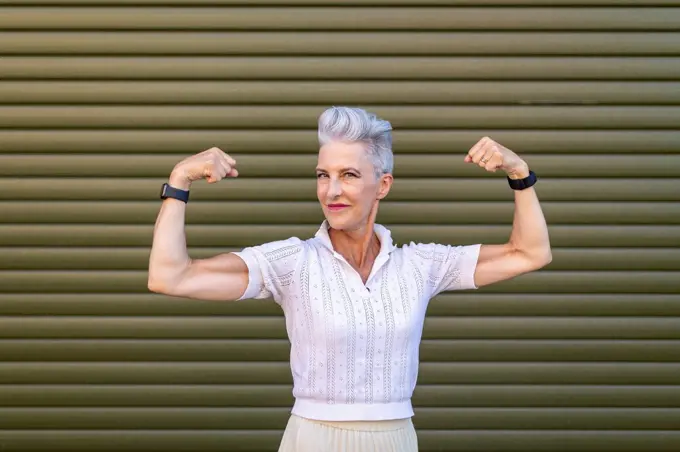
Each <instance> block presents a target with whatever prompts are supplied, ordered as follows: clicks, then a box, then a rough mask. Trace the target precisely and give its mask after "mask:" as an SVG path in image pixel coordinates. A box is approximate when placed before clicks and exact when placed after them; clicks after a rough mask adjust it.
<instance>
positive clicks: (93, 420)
mask: <svg viewBox="0 0 680 452" xmlns="http://www.w3.org/2000/svg"><path fill="white" fill-rule="evenodd" d="M289 416H290V410H289V409H287V408H188V407H184V408H181V409H172V408H167V407H166V408H111V407H108V408H105V409H98V408H0V417H2V418H3V419H5V421H4V422H3V424H4V425H6V427H7V428H8V429H18V430H29V429H53V430H62V429H82V430H89V429H99V430H108V429H116V430H117V429H142V430H145V429H154V430H156V429H158V430H169V429H190V430H218V429H226V430H245V429H248V430H251V429H252V430H259V429H264V430H274V429H276V428H279V427H281V425H285V422H286V419H287V417H289ZM565 418H569V422H565ZM678 423H680V409H674V408H615V409H610V408H559V409H553V408H492V409H487V408H421V409H420V410H419V411H418V416H417V417H415V418H414V424H417V427H419V428H421V429H423V430H440V429H448V428H452V427H454V426H455V427H456V428H460V429H471V430H478V429H490V430H495V429H520V430H522V429H528V428H531V429H534V430H554V429H563V430H618V429H635V430H672V429H673V428H674V427H675V426H676V425H677V424H678Z"/></svg>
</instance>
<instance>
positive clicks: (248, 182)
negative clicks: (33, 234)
mask: <svg viewBox="0 0 680 452" xmlns="http://www.w3.org/2000/svg"><path fill="white" fill-rule="evenodd" d="M462 156H463V157H464V156H465V152H463V153H462ZM234 157H235V158H238V156H234ZM276 158H278V159H285V158H286V157H285V156H279V157H276ZM460 158H461V157H460V156H459V159H460ZM476 169H478V168H476V167H474V166H468V173H467V174H466V176H468V177H469V178H421V179H400V180H398V181H397V182H396V183H395V184H394V185H393V186H392V188H391V190H390V192H389V194H388V196H387V197H386V198H385V203H384V204H385V205H386V206H387V204H390V203H391V202H392V201H400V202H407V201H429V202H437V201H439V202H441V201H447V202H451V201H455V202H463V201H475V202H478V201H505V202H506V203H507V202H508V201H512V193H510V192H508V185H507V181H504V180H503V179H500V180H499V179H498V178H495V179H492V178H485V179H481V178H472V177H471V176H472V175H473V174H474V173H475V170H476ZM313 171H314V169H313V167H312V168H310V173H312V174H310V175H309V177H307V178H306V180H302V179H291V178H275V179H274V178H271V179H269V178H267V179H265V178H259V179H254V178H236V179H227V180H224V181H223V182H222V183H221V184H219V185H209V184H207V183H205V182H199V183H197V184H195V185H193V186H192V194H191V200H192V207H191V209H187V211H188V212H187V216H188V217H192V216H193V217H194V218H201V217H204V215H202V212H204V211H205V210H204V209H206V208H207V209H210V208H211V207H212V208H214V207H216V206H215V205H214V204H213V202H216V201H220V202H221V204H222V205H225V204H223V203H224V202H228V201H234V202H238V201H241V202H245V201H298V202H299V201H308V202H307V203H306V205H307V206H309V208H310V210H309V212H310V215H313V213H312V211H311V209H312V206H314V208H315V209H314V210H316V211H317V212H319V213H320V209H321V207H320V206H319V204H318V201H317V197H316V180H315V177H314V174H313ZM169 172H170V171H168V175H169ZM395 172H396V169H395ZM166 181H167V177H165V178H163V179H160V178H159V179H156V180H140V179H133V180H126V179H108V180H107V179H98V178H86V179H61V180H59V179H56V180H55V179H47V178H41V179H33V178H17V179H9V178H5V179H2V180H0V189H1V188H6V187H7V188H11V190H13V193H16V194H15V195H14V196H13V197H10V196H11V195H10V194H9V192H8V191H5V192H4V193H5V194H0V200H3V201H6V203H5V202H3V204H4V206H5V207H7V208H8V216H7V218H8V220H4V221H3V220H0V222H5V221H11V222H13V221H15V220H12V219H11V218H12V210H13V211H14V212H17V214H19V212H21V211H22V210H26V211H27V214H32V215H39V214H40V213H39V212H33V213H31V212H30V210H29V209H28V206H31V204H30V203H26V202H20V203H14V204H12V202H11V201H9V200H8V198H10V199H13V200H15V201H16V200H35V199H44V198H47V199H48V200H50V199H51V200H54V201H53V202H50V204H51V205H52V206H54V207H52V209H55V210H58V209H63V208H67V206H69V205H71V206H78V205H80V206H81V207H85V208H92V207H94V206H93V204H92V202H84V201H85V200H107V201H115V200H145V201H147V202H146V203H142V204H134V203H132V202H119V203H114V202H111V203H109V204H107V205H106V206H107V207H104V206H101V204H99V205H100V206H101V207H100V209H102V210H106V209H108V208H110V209H111V210H113V211H115V210H116V209H117V206H119V208H125V207H129V208H130V209H135V210H137V209H141V210H148V211H149V212H151V211H152V210H154V209H155V213H156V214H157V213H158V212H157V211H158V208H159V199H158V194H159V192H160V191H159V190H160V189H159V187H160V186H161V185H162V184H163V183H164V182H166ZM565 185H569V191H565V190H564V186H565ZM678 186H680V178H672V179H671V178H668V179H663V178H658V179H642V178H638V179H623V178H620V179H613V180H607V179H597V178H591V179H575V180H570V179H566V180H565V179H557V178H553V179H545V180H541V187H538V186H537V187H536V191H537V192H538V193H540V196H541V199H542V200H543V201H546V203H550V202H555V201H574V202H582V201H600V202H604V201H609V202H612V203H613V202H615V201H621V202H634V201H659V202H660V201H678V200H680V190H676V188H677V187H678ZM57 196H58V198H57ZM57 199H59V200H62V201H57ZM67 199H75V200H83V202H73V203H69V202H68V201H65V200H67ZM194 201H195V204H194ZM138 202H139V201H138ZM312 202H313V203H312ZM194 205H196V206H197V207H196V208H193V206H194ZM397 205H403V204H397ZM548 205H549V204H548ZM22 206H25V207H22ZM57 206H59V207H57ZM201 206H204V207H201ZM237 206H238V204H237ZM304 206H305V204H304V203H302V204H300V203H299V204H298V208H304ZM620 206H622V205H620ZM660 206H661V205H660ZM34 207H40V204H39V203H37V202H36V204H34ZM45 207H46V208H48V209H49V208H50V207H47V205H45ZM507 207H508V208H510V209H512V208H513V206H512V203H510V204H508V206H507ZM668 207H669V211H668V212H666V213H665V214H664V213H659V214H658V215H660V217H665V218H667V219H671V218H672V217H674V213H673V212H676V210H674V209H675V208H677V206H668ZM255 208H256V205H255ZM422 208H423V209H427V205H424V206H423V207H422ZM237 209H238V207H237ZM389 209H391V207H386V208H385V210H387V211H389ZM445 209H446V207H444V210H445ZM567 209H568V208H567ZM585 209H586V210H585V211H586V212H587V207H585ZM607 210H608V211H609V212H612V211H614V210H616V204H614V205H613V206H610V209H607ZM619 211H620V210H619ZM138 212H139V210H138ZM471 212H472V214H473V215H474V208H473V210H472V211H471ZM101 213H104V212H101ZM213 214H214V215H219V213H218V212H214V211H213ZM564 214H566V215H569V214H568V212H565V213H564ZM611 214H612V213H610V215H611ZM83 215H87V213H86V212H83ZM224 215H230V214H229V212H224ZM248 215H249V216H253V215H257V210H253V211H251V212H250V213H249V214H248ZM486 215H487V217H488V216H493V215H495V214H494V213H493V212H488V213H487V214H486ZM604 215H605V217H604V218H603V221H606V215H607V213H606V212H604ZM102 218H104V219H105V221H109V220H108V218H106V217H102ZM213 218H214V217H213ZM288 218H295V217H294V216H292V215H291V216H289V217H288ZM506 219H507V220H509V221H511V217H508V216H507V215H506ZM316 220H317V217H315V219H314V222H315V223H317V225H318V223H320V221H316ZM55 221H56V222H59V221H61V220H58V219H55ZM117 221H122V220H117ZM220 221H222V220H221V219H220ZM280 221H281V222H285V220H280ZM381 221H389V222H392V221H390V220H387V219H386V220H381ZM431 221H432V223H431V224H442V223H438V222H437V221H436V218H433V219H431ZM247 222H248V220H245V219H244V220H243V221H242V223H247ZM301 222H304V221H301ZM643 222H644V221H643ZM671 222H672V220H671ZM277 223H278V222H277ZM660 223H663V222H660ZM445 224H446V223H445ZM448 224H450V223H448Z"/></svg>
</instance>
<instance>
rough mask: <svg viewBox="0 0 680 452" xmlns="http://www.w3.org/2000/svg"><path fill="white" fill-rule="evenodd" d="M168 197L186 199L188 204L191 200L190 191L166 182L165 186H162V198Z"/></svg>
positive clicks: (185, 201)
mask: <svg viewBox="0 0 680 452" xmlns="http://www.w3.org/2000/svg"><path fill="white" fill-rule="evenodd" d="M167 198H173V199H179V200H180V201H184V203H185V204H186V203H187V202H189V191H188V190H181V189H179V188H175V187H172V186H171V185H168V184H167V183H166V184H163V187H162V188H161V199H167Z"/></svg>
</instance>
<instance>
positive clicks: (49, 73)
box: [0, 8, 680, 81]
mask: <svg viewBox="0 0 680 452" xmlns="http://www.w3.org/2000/svg"><path fill="white" fill-rule="evenodd" d="M678 11H680V8H679V9H678ZM3 19H5V18H4V17H3V16H2V11H0V27H2V25H3V21H4V20H3ZM678 20H680V14H678ZM386 68H389V69H390V70H389V71H387V70H385V69H386ZM679 71H680V59H678V58H674V57H669V56H660V57H653V56H645V57H637V58H635V59H633V58H625V57H615V56H610V57H600V58H593V57H547V56H540V57H529V56H523V57H486V56H480V57H477V58H474V57H471V56H460V57H445V56H438V57H424V56H417V57H416V56H414V57H409V56H400V57H397V56H348V57H344V56H343V57H341V56H335V57H322V56H319V57H312V56H307V57H302V56H301V57H273V56H272V57H265V56H262V57H240V56H233V57H232V56H217V57H208V56H204V57H198V56H197V57H180V56H177V57H162V56H158V57H156V56H154V57H123V56H111V57H100V56H96V57H95V56H92V57H89V56H77V57H76V56H67V57H53V56H32V57H19V56H8V57H3V65H2V66H0V77H2V78H3V79H9V80H19V79H22V80H25V79H29V80H30V79H40V80H45V79H63V78H69V79H74V80H77V79H82V80H94V79H102V80H116V79H118V80H120V79H125V80H144V79H156V80H173V79H175V80H177V79H184V80H217V79H219V80H224V79H233V80H253V79H255V80H257V79H259V80H295V79H307V80H309V79H316V80H324V79H326V80H357V79H360V80H366V79H369V80H403V79H411V80H414V79H418V80H444V79H445V80H456V79H458V80H461V79H468V80H469V79H477V80H527V79H529V80H607V79H616V80H668V81H670V80H675V81H677V74H678V72H679Z"/></svg>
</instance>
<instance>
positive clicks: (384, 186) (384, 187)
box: [377, 174, 394, 199]
mask: <svg viewBox="0 0 680 452" xmlns="http://www.w3.org/2000/svg"><path fill="white" fill-rule="evenodd" d="M393 182H394V177H393V176H392V175H391V174H383V175H382V176H381V177H380V183H379V189H378V198H377V199H383V198H384V197H385V196H387V194H388V193H389V192H390V188H392V183H393Z"/></svg>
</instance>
